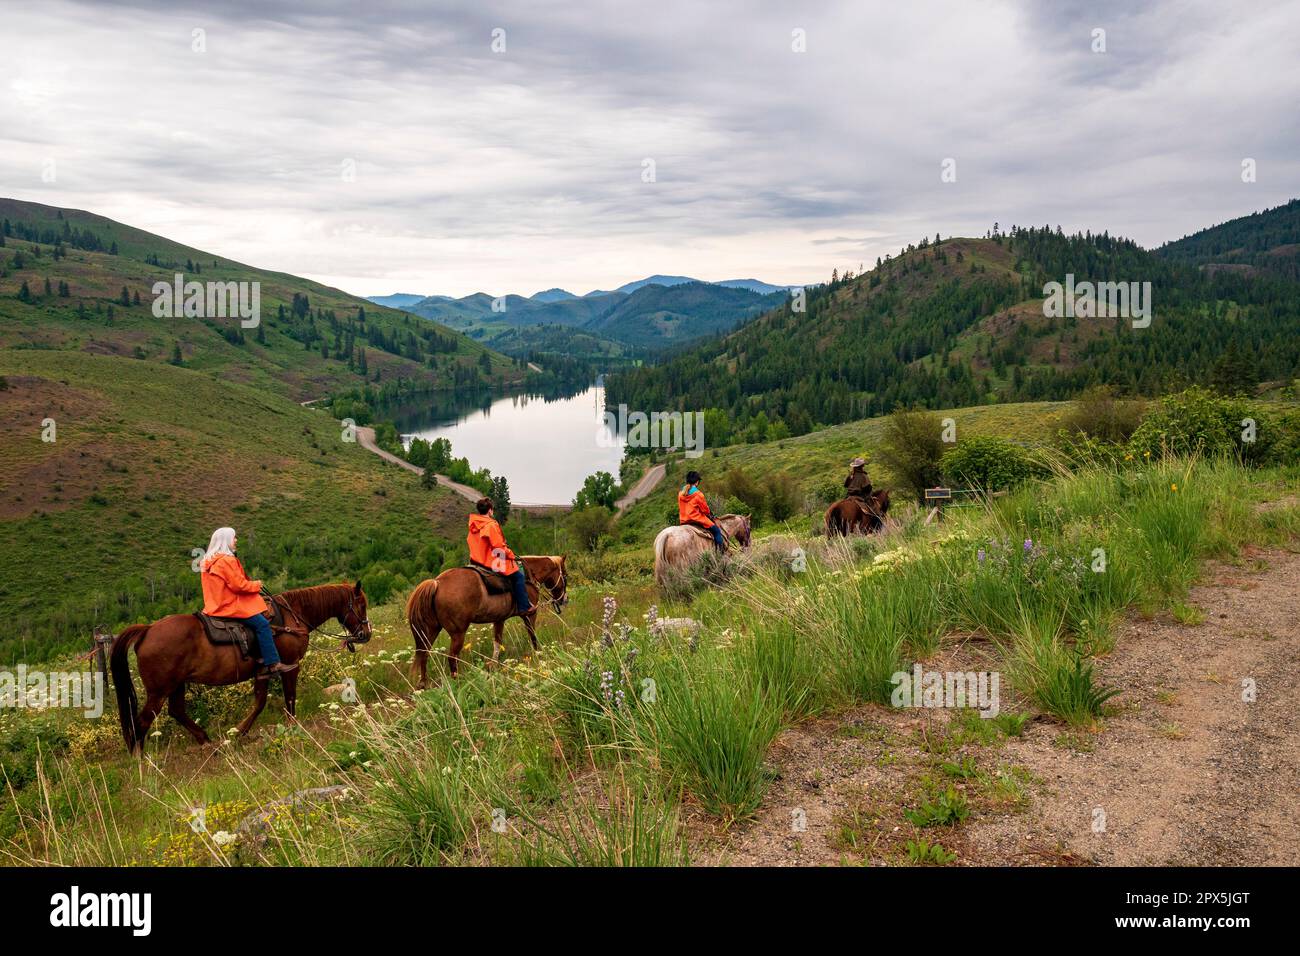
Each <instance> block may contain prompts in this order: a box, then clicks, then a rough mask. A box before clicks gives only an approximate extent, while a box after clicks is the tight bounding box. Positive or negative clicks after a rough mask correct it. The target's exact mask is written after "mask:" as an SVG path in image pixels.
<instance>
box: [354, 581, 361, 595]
mask: <svg viewBox="0 0 1300 956" xmlns="http://www.w3.org/2000/svg"><path fill="white" fill-rule="evenodd" d="M352 593H353V594H357V595H360V594H361V579H360V578H357V586H356V587H354V588H353V589H352Z"/></svg>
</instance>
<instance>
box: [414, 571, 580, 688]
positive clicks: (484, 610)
mask: <svg viewBox="0 0 1300 956" xmlns="http://www.w3.org/2000/svg"><path fill="white" fill-rule="evenodd" d="M519 561H520V563H522V564H523V566H524V568H525V569H526V571H527V576H528V584H527V589H528V600H529V601H530V602H531V603H532V605H533V606H532V610H530V611H529V612H528V613H527V614H522V615H521V614H518V613H517V612H516V611H515V596H514V594H512V593H510V592H508V591H507V592H506V593H504V594H489V593H488V590H487V585H485V584H484V583H483V576H482V575H481V574H479V572H477V571H475V570H474V569H473V568H448V569H447V570H446V571H443V572H442V574H440V575H438V576H437V577H436V578H433V579H430V580H425V581H421V582H420V583H419V584H417V585H416V587H415V590H414V591H412V592H411V596H410V597H409V598H407V600H406V623H407V624H409V625H410V628H411V636H412V637H414V638H415V660H413V661H412V662H411V676H412V677H413V678H414V679H415V680H416V681H417V683H418V686H419V687H420V688H425V687H428V686H429V667H428V664H429V652H430V650H431V649H432V647H433V642H434V641H436V640H437V639H438V634H439V633H440V632H441V631H444V630H445V631H446V632H447V636H448V637H449V638H450V639H451V651H450V654H449V655H448V667H449V669H450V670H451V676H452V677H455V676H456V672H457V670H458V669H459V667H460V653H461V651H462V650H463V649H464V647H465V632H466V631H468V630H469V626H470V625H471V624H491V625H492V663H494V664H495V663H496V662H497V660H498V659H499V658H500V655H501V650H502V648H503V646H504V645H503V644H502V642H501V635H502V632H503V631H504V630H505V626H506V621H507V620H509V619H510V618H512V617H521V618H522V619H523V622H524V627H525V628H527V630H528V637H529V639H530V640H531V641H532V642H533V650H537V630H536V627H537V609H538V598H539V596H540V592H539V589H538V585H539V584H540V585H541V586H542V587H545V588H546V590H547V591H548V592H550V604H551V606H552V607H553V608H554V609H555V613H557V614H558V613H560V611H561V609H562V608H563V607H564V605H565V603H566V602H567V601H568V600H569V597H568V587H569V573H568V571H567V570H566V568H565V566H564V558H563V557H562V556H553V557H545V556H539V555H523V556H521V557H520V558H519Z"/></svg>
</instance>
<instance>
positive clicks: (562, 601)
mask: <svg viewBox="0 0 1300 956" xmlns="http://www.w3.org/2000/svg"><path fill="white" fill-rule="evenodd" d="M557 589H558V590H559V591H560V592H561V593H562V594H563V595H564V597H562V598H557V597H556V596H555V592H556V590H557ZM546 590H548V591H550V592H551V604H552V606H554V608H555V613H556V614H559V613H560V612H561V611H562V610H564V605H566V604H568V603H569V572H568V569H567V568H565V566H564V565H563V564H561V565H560V580H559V582H558V584H557V586H556V587H555V588H553V587H551V586H550V585H549V584H548V585H547V586H546Z"/></svg>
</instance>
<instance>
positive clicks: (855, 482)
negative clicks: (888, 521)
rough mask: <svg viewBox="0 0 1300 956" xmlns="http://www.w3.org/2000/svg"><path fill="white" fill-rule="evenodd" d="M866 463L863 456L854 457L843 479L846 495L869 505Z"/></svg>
mask: <svg viewBox="0 0 1300 956" xmlns="http://www.w3.org/2000/svg"><path fill="white" fill-rule="evenodd" d="M866 465H867V462H866V460H865V459H863V458H854V459H853V460H852V461H851V462H849V476H848V477H847V478H845V479H844V493H845V496H846V497H848V498H853V499H854V500H855V501H857V502H858V503H859V504H861V505H864V506H867V507H870V501H871V479H870V478H868V477H867V472H866Z"/></svg>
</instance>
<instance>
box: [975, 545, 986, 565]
mask: <svg viewBox="0 0 1300 956" xmlns="http://www.w3.org/2000/svg"><path fill="white" fill-rule="evenodd" d="M985 557H987V555H985V553H984V549H983V548H980V549H979V550H978V551H976V552H975V560H976V561H978V562H979V563H980V564H983V563H984V559H985Z"/></svg>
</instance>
